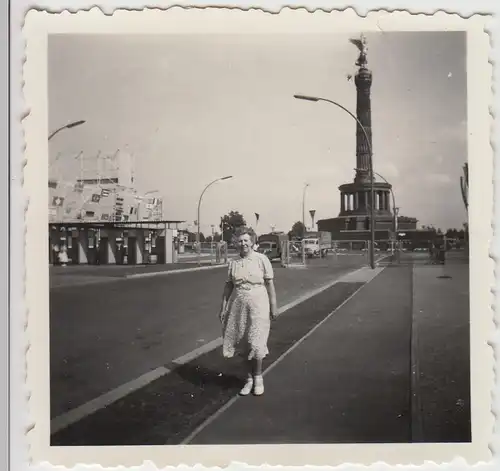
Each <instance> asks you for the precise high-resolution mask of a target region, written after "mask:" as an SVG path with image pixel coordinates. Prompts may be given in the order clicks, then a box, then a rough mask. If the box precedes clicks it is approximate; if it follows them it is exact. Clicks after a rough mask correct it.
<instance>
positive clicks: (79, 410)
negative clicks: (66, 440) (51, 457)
mask: <svg viewBox="0 0 500 471" xmlns="http://www.w3.org/2000/svg"><path fill="white" fill-rule="evenodd" d="M168 373H170V370H168V369H167V368H165V367H163V366H160V367H159V368H156V369H154V370H152V371H149V372H148V373H146V374H143V375H142V376H139V377H138V378H136V379H134V380H132V381H129V382H128V383H125V384H122V385H121V386H118V387H117V388H115V389H113V390H111V391H109V392H107V393H105V394H103V395H102V396H99V397H97V398H95V399H92V400H91V401H89V402H86V403H85V404H82V405H81V406H79V407H76V408H75V409H71V410H70V411H68V412H66V413H64V414H61V415H59V416H57V417H55V418H53V419H52V420H51V421H50V434H51V435H52V434H54V433H56V432H59V431H60V430H62V429H64V428H66V427H68V426H70V425H71V424H74V423H75V422H78V421H79V420H81V419H83V418H85V417H87V416H89V415H91V414H93V413H94V412H96V411H98V410H99V409H102V408H103V407H106V406H109V405H110V404H112V403H113V402H116V401H118V400H119V399H122V398H124V397H125V396H127V395H128V394H130V393H132V392H134V391H137V390H138V389H140V388H142V387H144V386H146V385H147V384H149V383H151V382H152V381H154V380H155V379H158V378H160V377H161V376H164V375H166V374H168Z"/></svg>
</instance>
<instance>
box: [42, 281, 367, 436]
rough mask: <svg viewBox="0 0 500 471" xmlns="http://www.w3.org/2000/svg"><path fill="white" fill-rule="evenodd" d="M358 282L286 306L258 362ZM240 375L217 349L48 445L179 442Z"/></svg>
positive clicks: (235, 386) (223, 399)
mask: <svg viewBox="0 0 500 471" xmlns="http://www.w3.org/2000/svg"><path fill="white" fill-rule="evenodd" d="M361 285H362V283H356V282H347V283H345V282H340V283H337V284H335V285H334V286H332V287H330V288H328V289H326V290H325V291H323V292H322V293H320V294H318V295H317V296H314V297H312V298H310V299H308V300H306V301H304V302H302V303H300V304H298V305H296V306H295V307H292V308H291V309H289V310H288V311H287V312H286V313H285V314H284V315H283V316H281V317H280V318H279V319H278V320H277V321H276V322H275V323H273V325H272V329H271V335H270V338H269V342H268V345H269V349H270V352H271V353H270V355H269V356H268V357H267V358H266V359H265V362H264V366H265V367H268V366H269V365H270V364H272V363H273V362H275V361H276V360H277V358H278V357H279V356H280V355H282V354H283V353H285V352H286V351H287V350H288V349H289V348H290V347H292V346H293V345H294V344H295V343H296V342H297V341H298V340H299V339H300V338H302V337H303V336H304V335H305V334H307V332H309V331H310V330H311V329H312V328H313V327H314V326H316V325H317V324H318V323H319V322H321V321H322V320H323V319H325V318H326V316H328V314H330V313H331V312H332V310H334V309H335V308H336V307H337V306H339V305H340V304H341V303H342V302H343V301H344V300H346V299H347V298H348V297H349V296H350V295H352V294H353V293H354V292H356V290H357V289H359V288H360V286H361ZM244 375H245V368H244V366H243V365H242V359H240V358H234V359H232V360H226V359H224V358H223V357H222V354H221V351H220V348H217V349H215V350H212V351H210V352H207V353H205V354H203V355H201V356H199V357H197V358H196V359H194V360H192V361H190V362H188V363H186V364H184V365H180V366H177V367H175V368H173V370H172V371H171V373H170V374H167V375H165V376H162V377H160V378H158V379H156V380H155V381H153V382H151V383H149V384H148V385H146V386H145V387H143V388H141V389H138V390H136V391H134V392H132V393H131V394H128V395H127V396H125V397H124V398H122V399H120V400H118V401H116V402H115V403H113V404H111V405H109V406H108V407H106V408H104V409H100V410H99V411H97V412H95V413H94V414H92V415H89V416H87V417H85V418H84V419H82V420H80V421H78V422H76V423H74V424H72V425H70V426H69V427H67V428H65V429H63V430H61V431H59V432H57V433H55V434H53V435H52V437H51V444H52V445H53V446H64V445H72V446H79V445H91V446H97V445H165V444H167V445H168V444H171V445H172V444H180V443H181V442H182V441H183V440H184V439H186V438H187V437H188V436H189V434H190V433H192V431H193V430H194V429H196V427H198V426H200V425H201V424H202V423H203V422H204V421H205V420H206V419H208V418H209V417H210V416H212V415H213V414H215V413H216V412H217V411H218V410H219V409H220V408H221V407H222V406H223V405H224V404H226V403H227V402H228V401H229V400H230V399H231V398H233V397H234V396H235V394H237V392H238V390H239V389H240V388H241V386H242V384H243V381H244Z"/></svg>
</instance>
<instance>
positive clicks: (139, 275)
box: [123, 264, 227, 280]
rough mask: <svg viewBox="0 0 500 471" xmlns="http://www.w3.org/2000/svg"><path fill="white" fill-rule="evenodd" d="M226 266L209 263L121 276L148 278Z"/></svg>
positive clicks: (128, 278)
mask: <svg viewBox="0 0 500 471" xmlns="http://www.w3.org/2000/svg"><path fill="white" fill-rule="evenodd" d="M224 267H227V265H226V264H220V265H210V266H208V267H196V268H179V270H165V271H152V272H147V273H134V274H133V275H125V276H124V277H123V278H125V279H127V280H130V279H133V278H148V277H152V276H164V275H176V274H178V273H186V272H192V271H201V270H213V269H214V268H224Z"/></svg>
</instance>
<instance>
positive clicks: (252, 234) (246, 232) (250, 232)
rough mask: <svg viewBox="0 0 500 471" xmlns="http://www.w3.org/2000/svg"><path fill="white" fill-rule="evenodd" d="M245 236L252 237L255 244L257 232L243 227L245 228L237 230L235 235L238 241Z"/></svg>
mask: <svg viewBox="0 0 500 471" xmlns="http://www.w3.org/2000/svg"><path fill="white" fill-rule="evenodd" d="M244 235H248V236H249V237H250V240H251V241H252V243H254V244H255V241H256V236H255V232H254V231H253V229H251V228H249V227H244V226H243V227H239V228H238V229H236V231H235V233H234V236H235V238H236V239H239V238H240V237H241V236H244Z"/></svg>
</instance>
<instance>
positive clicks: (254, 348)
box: [219, 230, 278, 396]
mask: <svg viewBox="0 0 500 471" xmlns="http://www.w3.org/2000/svg"><path fill="white" fill-rule="evenodd" d="M253 245H254V240H253V235H252V234H250V233H249V232H248V231H246V230H242V231H241V232H240V234H239V237H238V248H239V257H237V258H235V259H233V260H231V261H230V262H229V269H228V277H227V281H226V284H225V287H224V293H223V296H222V305H221V309H220V314H219V318H220V321H221V323H222V332H223V346H222V353H223V356H224V357H225V358H232V357H234V356H235V355H241V356H243V357H244V358H246V360H247V364H248V370H247V379H246V382H245V385H244V386H243V389H242V390H241V391H240V395H242V396H247V395H248V394H250V393H251V392H253V394H254V395H256V396H260V395H262V394H263V393H264V380H263V378H262V360H263V359H264V357H265V356H266V355H267V354H268V353H269V350H268V348H267V340H268V337H269V331H270V327H271V321H272V320H274V319H276V316H277V312H278V311H277V307H276V292H275V289H274V282H273V278H274V272H273V267H272V265H271V262H270V261H269V259H268V258H267V257H266V256H265V255H263V254H261V253H258V252H256V251H255V250H253Z"/></svg>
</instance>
